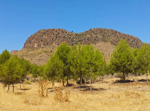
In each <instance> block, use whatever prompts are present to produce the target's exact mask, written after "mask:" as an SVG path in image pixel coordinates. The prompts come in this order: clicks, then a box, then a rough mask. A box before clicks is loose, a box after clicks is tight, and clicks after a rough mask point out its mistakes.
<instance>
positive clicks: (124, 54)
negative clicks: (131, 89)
mask: <svg viewBox="0 0 150 111" xmlns="http://www.w3.org/2000/svg"><path fill="white" fill-rule="evenodd" d="M132 61H133V54H132V49H131V47H130V46H129V44H128V43H127V42H126V41H125V40H121V41H120V42H119V43H118V45H117V48H116V50H115V51H114V52H113V54H112V57H111V60H110V64H111V66H112V67H113V70H114V71H115V72H122V74H123V80H124V81H125V79H126V78H125V77H126V74H128V73H130V72H132V68H131V67H132Z"/></svg>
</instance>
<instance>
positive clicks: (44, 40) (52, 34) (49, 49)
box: [11, 28, 143, 65]
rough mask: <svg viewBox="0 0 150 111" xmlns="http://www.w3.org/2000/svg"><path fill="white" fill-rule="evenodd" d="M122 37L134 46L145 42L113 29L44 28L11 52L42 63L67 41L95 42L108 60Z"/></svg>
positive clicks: (138, 46) (73, 43)
mask: <svg viewBox="0 0 150 111" xmlns="http://www.w3.org/2000/svg"><path fill="white" fill-rule="evenodd" d="M121 39H125V40H126V41H127V42H128V43H129V45H130V46H131V47H133V48H140V47H141V45H142V44H143V43H142V41H141V40H140V39H138V38H137V37H134V36H131V35H128V34H123V33H120V32H118V31H115V30H112V29H103V28H95V29H90V30H88V31H85V32H82V33H73V32H68V31H66V30H64V29H43V30H40V31H38V32H36V33H35V34H33V35H31V36H30V37H29V38H28V39H27V41H26V42H25V44H24V47H23V49H22V50H20V51H16V50H15V51H12V52H11V54H13V55H17V56H19V57H22V58H25V59H26V60H29V61H31V62H32V63H35V64H37V65H42V64H44V63H46V62H47V60H48V59H49V57H50V55H51V54H52V53H53V52H54V51H55V50H56V48H57V46H58V45H60V44H61V43H62V42H63V41H65V42H66V43H68V44H69V45H70V46H73V45H75V44H78V43H81V44H93V46H94V47H95V49H99V50H100V51H101V52H102V53H103V55H104V57H105V58H106V60H107V61H108V60H109V59H110V56H111V54H112V52H113V50H114V49H115V47H116V45H117V43H118V42H119V41H120V40H121Z"/></svg>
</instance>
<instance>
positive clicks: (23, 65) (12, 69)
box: [0, 40, 150, 90]
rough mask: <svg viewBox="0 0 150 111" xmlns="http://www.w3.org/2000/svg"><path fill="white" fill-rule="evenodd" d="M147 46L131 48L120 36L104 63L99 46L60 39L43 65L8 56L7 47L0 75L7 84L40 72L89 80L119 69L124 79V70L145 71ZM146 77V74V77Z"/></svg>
mask: <svg viewBox="0 0 150 111" xmlns="http://www.w3.org/2000/svg"><path fill="white" fill-rule="evenodd" d="M149 55H150V46H149V45H147V44H143V45H142V47H141V48H140V49H133V48H131V47H130V46H129V45H128V43H127V42H126V41H125V40H121V41H120V42H119V43H118V45H117V47H116V49H115V50H114V52H113V54H112V56H111V59H110V61H109V62H108V63H106V61H105V59H104V57H103V55H102V54H101V52H100V51H99V50H94V48H93V46H92V45H81V44H78V45H75V46H73V47H70V46H68V44H66V43H65V42H64V43H62V44H61V45H60V46H59V47H58V48H57V50H56V52H55V53H54V54H53V55H52V56H51V57H50V59H49V60H48V62H47V63H46V64H45V65H43V66H37V65H34V64H31V63H30V62H28V61H26V60H24V59H20V58H18V57H16V56H11V55H10V54H9V52H8V51H7V50H5V51H3V53H2V54H0V79H1V81H2V82H3V83H4V84H5V85H8V90H9V86H10V85H13V90H14V84H15V83H18V82H20V81H21V80H23V79H24V78H25V77H26V75H27V74H29V73H32V74H33V76H34V77H37V76H42V77H43V78H47V79H49V80H50V81H52V82H55V81H62V83H63V85H64V83H65V81H67V85H68V84H69V83H68V80H69V79H75V80H78V79H79V80H80V84H82V80H83V79H84V80H92V79H96V78H97V77H100V76H103V75H105V74H114V73H122V75H123V77H122V79H123V80H125V79H126V78H125V77H126V75H127V74H129V73H130V74H139V73H140V74H145V73H146V74H147V77H148V72H149V70H150V56H149ZM147 80H148V78H147Z"/></svg>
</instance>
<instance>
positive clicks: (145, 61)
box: [136, 44, 150, 73]
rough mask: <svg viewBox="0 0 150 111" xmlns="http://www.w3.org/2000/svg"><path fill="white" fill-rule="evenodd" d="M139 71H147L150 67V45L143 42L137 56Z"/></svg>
mask: <svg viewBox="0 0 150 111" xmlns="http://www.w3.org/2000/svg"><path fill="white" fill-rule="evenodd" d="M136 61H137V62H136V63H137V64H138V65H137V66H138V72H140V73H147V71H148V70H149V69H150V46H148V45H147V44H143V45H142V47H141V49H140V50H139V51H138V55H137V57H136Z"/></svg>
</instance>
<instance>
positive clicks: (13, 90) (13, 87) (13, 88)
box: [12, 84, 15, 93]
mask: <svg viewBox="0 0 150 111" xmlns="http://www.w3.org/2000/svg"><path fill="white" fill-rule="evenodd" d="M12 86H13V93H14V89H15V86H14V84H12Z"/></svg>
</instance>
